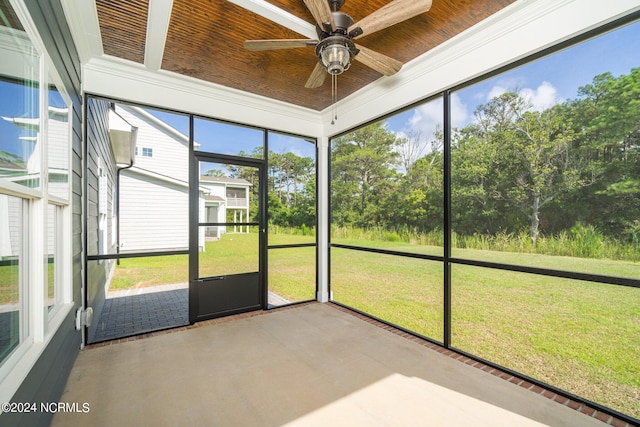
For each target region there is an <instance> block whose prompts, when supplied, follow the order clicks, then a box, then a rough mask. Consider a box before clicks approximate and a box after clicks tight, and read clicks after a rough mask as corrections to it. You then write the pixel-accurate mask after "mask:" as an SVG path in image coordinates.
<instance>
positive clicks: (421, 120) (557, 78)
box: [387, 22, 640, 137]
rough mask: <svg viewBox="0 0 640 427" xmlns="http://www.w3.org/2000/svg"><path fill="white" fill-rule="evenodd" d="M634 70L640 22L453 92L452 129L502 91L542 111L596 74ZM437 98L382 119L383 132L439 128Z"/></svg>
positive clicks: (572, 96)
mask: <svg viewBox="0 0 640 427" xmlns="http://www.w3.org/2000/svg"><path fill="white" fill-rule="evenodd" d="M637 67H640V22H636V23H633V24H630V25H627V26H625V27H621V28H619V29H617V30H614V31H612V32H609V33H607V34H604V35H601V36H599V37H596V38H594V39H591V40H588V41H585V42H582V43H580V44H578V45H573V46H571V47H569V48H566V49H564V50H561V51H558V52H556V53H554V54H552V55H548V56H545V57H543V58H540V59H538V60H536V61H533V62H529V63H527V64H525V65H522V66H520V67H517V68H514V69H511V70H509V71H507V72H505V73H502V74H499V75H497V76H494V77H492V78H490V79H487V80H483V81H481V82H479V83H476V84H474V85H472V86H469V87H466V88H464V89H461V90H458V91H455V92H453V93H452V98H451V112H452V114H451V119H452V125H453V126H454V127H461V126H464V125H466V124H469V123H471V122H472V121H473V119H474V115H473V113H474V110H475V109H476V107H477V106H478V105H480V104H484V103H486V102H488V101H489V100H490V99H491V98H493V97H495V96H498V95H500V94H502V93H504V92H506V91H513V90H516V89H517V90H518V91H519V93H520V94H521V95H523V96H524V97H525V98H527V99H528V100H529V101H530V102H531V103H532V104H533V106H534V108H535V109H538V110H542V109H544V108H548V107H550V106H552V105H555V104H557V103H561V102H563V101H566V100H568V99H575V98H576V97H577V94H578V89H579V88H580V86H584V85H587V84H590V83H592V81H593V78H594V77H595V76H596V75H598V74H601V73H604V72H610V73H611V74H613V76H615V77H618V76H620V75H622V74H629V72H630V71H631V70H632V69H633V68H637ZM442 108H443V103H442V100H441V99H437V100H435V101H432V102H429V103H426V104H423V105H421V106H419V107H417V108H414V109H411V110H408V111H405V112H403V113H401V114H398V115H396V116H393V117H390V118H389V119H388V120H387V123H388V126H389V129H390V130H391V131H393V132H395V133H396V134H398V135H400V136H403V135H407V134H410V133H413V134H416V133H417V132H421V133H422V135H423V137H425V136H427V135H428V136H429V137H431V135H433V132H434V130H435V128H436V125H437V124H440V126H442V115H443V114H442Z"/></svg>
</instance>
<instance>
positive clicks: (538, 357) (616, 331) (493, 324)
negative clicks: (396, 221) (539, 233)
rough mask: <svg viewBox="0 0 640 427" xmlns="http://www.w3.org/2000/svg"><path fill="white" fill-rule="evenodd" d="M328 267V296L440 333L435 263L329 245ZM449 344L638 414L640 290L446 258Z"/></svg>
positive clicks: (545, 259)
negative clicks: (452, 261) (449, 296)
mask: <svg viewBox="0 0 640 427" xmlns="http://www.w3.org/2000/svg"><path fill="white" fill-rule="evenodd" d="M349 243H350V244H354V245H356V244H358V242H349ZM362 243H364V244H368V245H370V246H371V245H372V242H362ZM374 244H375V245H376V247H384V248H386V249H394V250H407V249H408V250H409V251H410V252H414V253H415V252H420V251H422V252H423V253H431V254H437V252H438V251H440V252H441V249H440V248H434V247H430V248H419V247H416V246H415V245H407V244H403V243H398V244H396V245H394V244H393V243H391V242H374ZM456 255H457V256H459V257H467V258H472V259H485V260H487V261H494V262H501V263H503V262H504V263H512V264H520V265H536V266H541V267H545V268H555V269H566V270H572V271H590V272H595V271H597V272H598V273H599V274H607V275H613V276H621V275H625V276H630V277H638V269H639V268H640V264H638V263H630V262H620V261H605V260H589V259H580V258H570V257H554V256H542V255H530V254H514V253H500V252H493V253H491V252H490V251H474V250H457V254H456ZM331 267H332V270H331V289H332V291H333V296H334V300H335V301H337V302H341V303H344V304H346V305H349V306H351V307H354V308H357V309H359V310H362V311H364V312H367V313H370V314H372V315H374V316H377V317H379V318H382V319H384V320H387V321H389V322H391V323H394V324H397V325H399V326H402V327H405V328H407V329H410V330H413V331H416V332H418V333H420V334H423V335H425V336H428V337H431V338H433V339H436V340H438V341H442V324H443V320H442V319H443V308H442V301H443V290H442V287H443V271H442V265H441V264H440V263H438V262H432V261H423V260H416V259H412V258H403V257H396V256H391V255H383V254H375V253H370V252H361V251H352V250H347V249H339V248H334V249H332V250H331ZM452 345H453V346H454V347H456V348H459V349H461V350H464V351H467V352H469V353H472V354H475V355H477V356H480V357H482V358H485V359H487V360H490V361H493V362H496V363H498V364H501V365H503V366H505V367H508V368H511V369H514V370H516V371H519V372H522V373H524V374H527V375H529V376H531V377H534V378H537V379H539V380H542V381H545V382H547V383H549V384H552V385H554V386H557V387H560V388H563V389H565V390H567V391H570V392H572V393H574V394H577V395H579V396H583V397H585V398H587V399H590V400H593V401H595V402H598V403H601V404H604V405H606V406H610V407H612V408H614V409H617V410H619V411H621V412H624V413H627V414H630V415H632V416H634V417H637V418H640V289H637V288H629V287H622V286H611V285H602V284H594V283H589V282H580V281H575V280H568V279H558V278H550V277H543V276H537V275H531V274H523V273H515V272H508V271H497V270H492V269H485V268H479V267H469V266H462V265H455V264H454V265H453V266H452Z"/></svg>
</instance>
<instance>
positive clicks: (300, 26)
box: [229, 0, 318, 39]
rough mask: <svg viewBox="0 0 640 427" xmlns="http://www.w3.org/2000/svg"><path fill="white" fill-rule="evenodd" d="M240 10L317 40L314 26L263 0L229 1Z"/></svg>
mask: <svg viewBox="0 0 640 427" xmlns="http://www.w3.org/2000/svg"><path fill="white" fill-rule="evenodd" d="M229 2H231V3H234V4H236V5H238V6H240V7H242V8H245V9H247V10H250V11H251V12H253V13H255V14H258V15H260V16H262V17H264V18H267V19H268V20H270V21H273V22H275V23H277V24H280V25H282V26H283V27H286V28H288V29H290V30H291V31H295V32H296V33H298V34H300V35H303V36H305V37H307V38H310V39H317V38H318V34H317V33H316V26H315V25H313V24H310V23H309V22H307V21H305V20H304V19H301V18H298V17H297V16H295V15H292V14H290V13H289V12H286V11H284V10H282V9H280V8H279V7H276V6H274V5H272V4H271V3H268V2H266V1H265V0H229Z"/></svg>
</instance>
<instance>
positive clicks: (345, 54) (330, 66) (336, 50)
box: [320, 43, 351, 76]
mask: <svg viewBox="0 0 640 427" xmlns="http://www.w3.org/2000/svg"><path fill="white" fill-rule="evenodd" d="M320 59H321V60H322V65H324V67H325V69H326V70H327V72H328V73H329V74H331V75H334V76H337V75H339V74H342V73H343V72H344V71H346V70H347V69H349V67H350V66H351V52H350V51H349V48H348V47H347V46H346V45H344V44H341V43H332V44H328V45H326V46H324V47H323V48H322V50H321V51H320Z"/></svg>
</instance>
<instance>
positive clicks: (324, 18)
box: [302, 0, 336, 30]
mask: <svg viewBox="0 0 640 427" xmlns="http://www.w3.org/2000/svg"><path fill="white" fill-rule="evenodd" d="M302 1H304V4H305V6H307V9H309V12H311V15H313V19H315V20H316V22H317V23H318V25H319V26H320V28H321V29H324V24H325V23H329V24H331V29H332V30H335V29H336V23H335V22H334V20H333V15H332V14H331V8H330V7H329V3H328V2H327V0H302Z"/></svg>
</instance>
